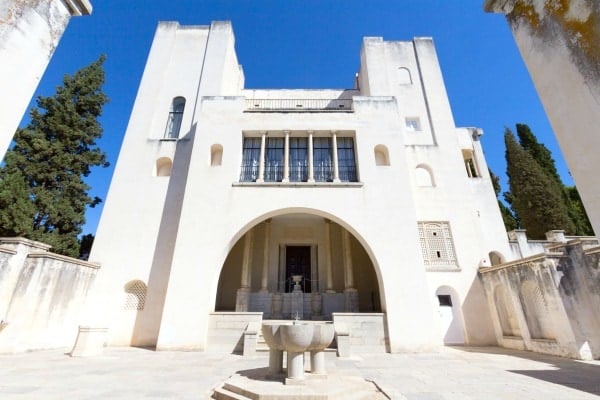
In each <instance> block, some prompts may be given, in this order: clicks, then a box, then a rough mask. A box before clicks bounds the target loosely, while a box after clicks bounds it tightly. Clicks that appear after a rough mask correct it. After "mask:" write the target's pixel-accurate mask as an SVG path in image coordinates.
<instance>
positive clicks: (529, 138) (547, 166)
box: [517, 124, 562, 186]
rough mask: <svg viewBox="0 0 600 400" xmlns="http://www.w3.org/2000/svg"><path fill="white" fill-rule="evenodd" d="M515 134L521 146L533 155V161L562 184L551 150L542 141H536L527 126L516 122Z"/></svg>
mask: <svg viewBox="0 0 600 400" xmlns="http://www.w3.org/2000/svg"><path fill="white" fill-rule="evenodd" d="M517 136H518V137H519V143H520V144H521V147H523V149H525V151H526V152H528V153H529V154H530V155H531V157H533V159H534V160H535V162H537V163H538V165H539V166H540V167H542V169H543V170H544V171H545V172H546V174H547V175H548V176H550V177H551V178H553V179H554V180H555V181H556V182H558V183H559V184H560V185H561V186H562V180H561V179H560V175H558V171H557V169H556V164H555V163H554V158H552V152H551V151H550V150H548V148H547V147H546V146H544V145H543V144H542V143H540V142H538V140H537V138H536V137H535V135H534V134H533V132H531V129H529V126H527V125H525V124H517Z"/></svg>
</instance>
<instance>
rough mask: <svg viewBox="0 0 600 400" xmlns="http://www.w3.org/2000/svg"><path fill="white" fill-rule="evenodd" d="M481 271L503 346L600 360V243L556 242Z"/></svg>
mask: <svg viewBox="0 0 600 400" xmlns="http://www.w3.org/2000/svg"><path fill="white" fill-rule="evenodd" d="M479 275H480V278H481V280H482V281H483V284H484V287H485V291H486V295H487V299H488V306H489V308H490V314H491V315H492V319H493V323H494V328H495V332H496V338H497V341H498V344H499V345H500V346H503V347H508V348H516V349H526V350H531V351H535V352H539V353H547V354H554V355H559V356H564V357H571V358H578V359H600V316H599V315H598V312H597V310H598V309H600V288H599V287H598V281H599V280H600V247H598V246H596V247H588V246H587V245H586V242H585V241H581V240H572V241H569V242H566V243H557V244H555V245H553V246H552V247H551V248H548V249H547V252H545V253H541V254H538V255H534V256H530V257H526V258H523V259H520V260H517V261H512V262H508V263H504V264H501V265H497V266H492V267H488V268H481V269H480V270H479Z"/></svg>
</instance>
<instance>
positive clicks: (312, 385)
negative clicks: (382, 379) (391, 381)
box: [214, 376, 389, 400]
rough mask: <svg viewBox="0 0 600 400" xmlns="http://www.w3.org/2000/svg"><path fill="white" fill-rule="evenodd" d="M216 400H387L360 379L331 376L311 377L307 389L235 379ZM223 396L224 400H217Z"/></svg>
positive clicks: (217, 394) (217, 391)
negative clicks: (323, 377) (325, 377)
mask: <svg viewBox="0 0 600 400" xmlns="http://www.w3.org/2000/svg"><path fill="white" fill-rule="evenodd" d="M214 396H215V397H214V398H215V399H225V400H229V399H235V400H248V399H251V400H282V399H293V400H386V399H389V397H387V396H386V395H385V394H384V393H382V392H380V391H379V390H378V389H377V387H376V386H375V385H373V384H372V383H369V382H366V381H364V380H363V379H360V378H358V377H346V378H341V377H337V376H331V377H330V378H329V379H328V380H321V379H316V380H314V379H311V378H310V377H307V380H306V383H305V385H299V386H295V385H294V386H287V385H283V384H282V383H278V382H273V381H265V380H264V379H261V378H260V377H254V378H253V379H249V378H247V377H240V376H237V377H232V378H231V379H229V380H228V381H226V382H224V383H223V386H222V387H220V388H219V389H217V390H215V395H214ZM217 396H221V397H217ZM226 396H228V397H226Z"/></svg>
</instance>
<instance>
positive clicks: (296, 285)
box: [215, 212, 381, 320]
mask: <svg viewBox="0 0 600 400" xmlns="http://www.w3.org/2000/svg"><path fill="white" fill-rule="evenodd" d="M380 296H381V292H380V289H379V285H378V280H377V274H376V272H375V268H374V266H373V262H372V261H371V259H370V257H369V255H368V254H367V252H366V250H365V248H364V247H363V246H362V245H361V244H360V243H359V241H358V240H357V239H356V238H355V237H354V236H353V235H352V234H351V233H350V232H349V231H348V230H347V229H345V228H344V227H342V226H341V225H340V224H338V223H336V222H334V221H331V220H329V219H327V218H323V217H322V216H317V215H313V214H310V213H304V212H303V213H288V214H284V215H278V216H274V217H272V218H269V219H266V220H263V221H261V222H259V223H257V224H256V225H254V226H253V227H252V228H250V229H249V230H248V231H247V232H246V233H245V235H244V236H242V237H241V238H240V239H239V240H238V241H237V243H235V245H234V246H233V248H232V249H231V250H230V252H229V254H228V256H227V258H226V260H225V262H224V264H223V267H222V269H221V274H220V277H219V283H218V289H217V296H216V300H215V311H237V312H246V311H248V312H262V313H263V318H265V319H269V318H271V319H280V318H283V319H288V318H301V319H317V320H318V319H331V314H332V313H334V312H380V311H381V300H380V298H381V297H380Z"/></svg>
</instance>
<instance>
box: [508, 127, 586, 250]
mask: <svg viewBox="0 0 600 400" xmlns="http://www.w3.org/2000/svg"><path fill="white" fill-rule="evenodd" d="M504 141H505V144H506V162H507V175H508V177H509V180H510V194H509V195H508V196H507V197H508V200H510V205H511V207H512V209H513V210H515V211H516V213H517V214H518V216H519V221H520V223H521V225H522V227H523V228H525V229H527V233H528V235H529V237H531V238H533V239H542V238H544V237H545V232H547V231H549V230H552V229H564V230H565V231H566V232H567V233H569V234H572V233H573V232H574V231H575V226H574V224H573V222H572V221H571V219H570V218H569V213H568V209H567V207H566V205H565V202H564V197H563V188H562V187H561V186H560V185H559V183H558V182H556V181H555V179H554V178H553V177H551V176H549V175H548V174H547V173H546V171H545V170H544V168H542V167H541V166H540V165H539V164H538V163H537V162H536V161H535V159H534V158H533V156H532V155H531V154H529V153H528V152H527V151H526V150H525V149H524V148H523V147H521V145H519V143H517V141H516V140H515V137H514V136H513V133H512V132H511V131H510V130H509V129H506V132H505V134H504Z"/></svg>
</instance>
